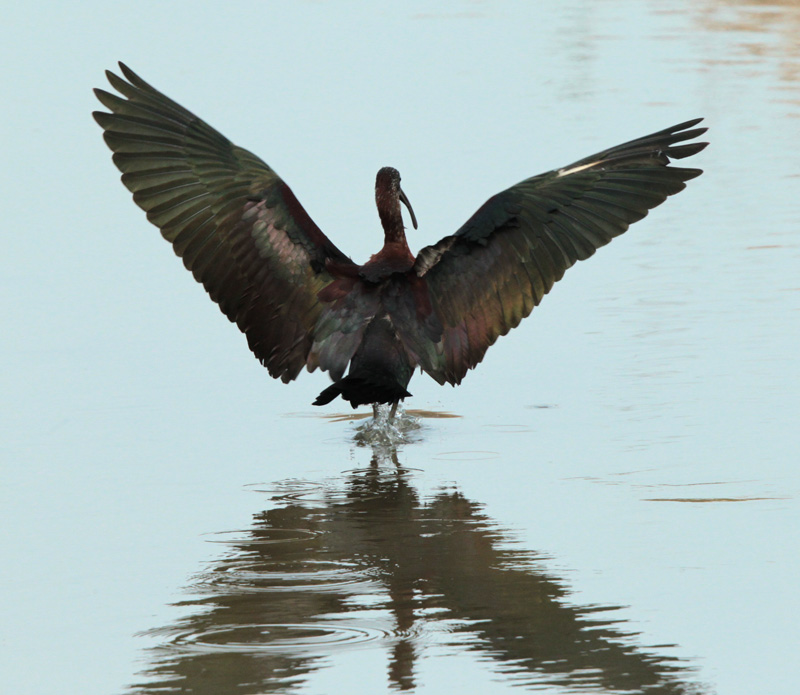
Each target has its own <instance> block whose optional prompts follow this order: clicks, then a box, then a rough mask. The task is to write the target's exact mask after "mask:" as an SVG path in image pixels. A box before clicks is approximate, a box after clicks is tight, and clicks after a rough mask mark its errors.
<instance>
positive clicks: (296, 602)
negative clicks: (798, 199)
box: [132, 452, 691, 694]
mask: <svg viewBox="0 0 800 695" xmlns="http://www.w3.org/2000/svg"><path fill="white" fill-rule="evenodd" d="M381 458H382V456H381V455H379V453H378V452H375V453H374V454H373V460H372V463H371V465H370V466H369V467H368V468H367V469H361V470H358V471H355V472H350V473H347V474H345V475H344V476H343V478H341V479H338V480H335V481H328V482H325V483H323V484H319V485H311V484H308V483H303V482H298V481H289V482H287V483H284V484H283V485H282V486H280V487H279V488H278V489H277V490H272V491H270V492H272V504H274V505H276V506H274V508H272V509H269V510H268V511H264V512H261V513H260V514H258V515H256V517H255V519H254V521H253V524H252V527H251V528H249V529H247V530H246V531H243V532H241V533H238V534H236V535H235V537H228V536H230V535H231V534H219V537H218V538H216V540H219V541H220V542H221V543H223V545H222V546H221V547H222V548H224V552H223V555H224V556H223V557H221V558H220V559H218V560H216V561H214V562H213V563H212V565H211V566H210V567H209V569H208V571H207V572H205V573H203V574H201V575H200V576H199V577H197V580H196V582H195V583H194V584H193V585H192V587H191V591H192V594H193V595H194V596H195V598H192V599H191V600H187V601H185V602H183V603H182V604H181V605H182V606H183V607H184V609H185V610H187V611H188V615H187V616H186V617H184V618H183V619H181V620H179V621H178V622H177V623H175V624H174V625H172V626H170V627H167V628H163V629H161V630H159V631H157V632H158V633H159V634H160V639H161V640H162V641H163V644H162V646H160V647H158V648H156V649H154V650H153V653H152V654H151V655H150V657H151V658H150V661H151V666H150V667H149V668H148V670H147V671H146V673H145V674H142V679H141V680H142V682H141V683H139V684H137V685H135V686H133V688H132V690H134V691H135V692H138V693H155V692H158V693H165V692H175V693H189V692H191V693H214V694H218V693H226V692H237V693H261V692H270V691H272V692H274V691H281V692H287V691H291V690H292V689H293V686H298V687H300V686H302V684H304V683H305V682H306V681H307V680H308V678H309V675H310V674H311V673H312V672H314V671H315V670H317V669H321V668H325V667H326V665H327V664H328V662H327V660H326V657H330V656H331V655H333V654H335V653H336V652H337V651H338V650H347V649H357V648H359V649H364V648H373V649H379V650H382V652H383V653H385V654H386V659H387V671H388V682H389V685H390V687H391V688H393V689H396V690H413V689H414V688H415V687H416V686H417V685H418V684H417V683H416V682H415V670H416V663H417V660H418V659H419V658H420V657H421V656H424V654H425V651H426V650H427V649H433V648H440V647H443V646H447V647H451V650H450V652H451V653H455V652H458V650H462V651H463V650H473V651H477V652H480V653H481V654H480V656H481V661H483V662H484V663H487V664H489V665H490V668H493V669H494V670H495V671H496V672H502V673H503V674H504V675H503V677H504V678H506V679H507V680H508V681H509V682H513V683H515V684H518V685H522V686H523V687H524V686H526V685H527V686H543V685H548V686H550V687H551V688H554V689H556V690H560V689H561V688H563V690H564V691H565V692H567V691H569V692H572V691H573V690H575V689H589V690H592V691H593V692H597V691H600V692H647V693H683V692H689V691H690V690H691V687H690V686H689V685H688V684H687V683H685V682H683V678H684V677H685V676H687V675H688V671H687V666H686V665H684V664H682V663H680V662H678V661H677V660H676V659H675V658H673V657H667V656H665V655H663V654H661V655H659V653H657V650H656V649H646V648H642V647H639V646H636V643H635V642H636V640H635V636H634V635H633V634H631V632H630V631H626V629H625V626H624V624H622V623H621V621H620V620H619V618H618V616H616V615H615V613H614V610H615V608H616V607H614V606H579V605H575V604H574V603H572V602H571V601H570V600H569V598H568V596H567V592H566V590H565V589H564V587H563V586H562V584H561V583H560V582H559V580H558V578H557V577H555V576H553V575H552V573H551V571H549V570H546V569H545V568H544V565H543V562H542V561H541V559H540V558H538V557H537V554H536V553H534V552H531V551H527V550H523V549H519V548H518V547H516V546H515V545H514V543H513V540H514V539H513V538H512V537H511V536H510V534H509V533H507V532H503V531H502V530H501V529H499V528H498V527H497V526H496V525H495V524H494V523H493V522H492V520H491V519H489V518H488V517H487V516H486V515H485V514H484V513H483V511H482V508H481V505H480V504H478V503H476V502H472V501H470V500H468V499H466V498H465V497H464V496H463V495H462V494H460V493H459V492H458V491H456V490H453V489H442V490H439V491H438V492H436V493H435V494H433V495H432V496H430V497H429V498H427V499H423V498H421V496H420V495H419V493H418V492H417V491H416V490H415V489H414V487H413V486H412V482H413V475H412V473H410V472H409V471H407V470H404V469H403V468H402V467H401V466H400V465H391V464H390V465H386V462H381V461H380V460H379V459H381ZM389 458H390V459H391V460H393V461H394V463H395V464H397V455H396V452H391V453H390V454H389ZM663 649H664V648H662V651H663Z"/></svg>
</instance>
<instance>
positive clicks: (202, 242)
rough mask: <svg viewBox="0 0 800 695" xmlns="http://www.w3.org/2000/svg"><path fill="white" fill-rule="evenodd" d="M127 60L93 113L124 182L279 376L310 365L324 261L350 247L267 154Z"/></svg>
mask: <svg viewBox="0 0 800 695" xmlns="http://www.w3.org/2000/svg"><path fill="white" fill-rule="evenodd" d="M120 68H121V70H122V74H123V75H124V79H123V77H120V76H118V75H115V74H114V73H111V72H107V73H106V75H107V77H108V80H109V82H110V84H111V86H112V87H113V88H114V89H115V90H116V91H117V92H119V94H120V95H122V96H118V95H116V94H112V93H109V92H106V91H103V90H100V89H98V90H95V93H96V95H97V98H98V99H99V100H100V102H101V103H102V104H103V105H104V106H105V107H106V108H107V109H108V110H109V111H110V113H108V112H95V113H94V117H95V119H96V120H97V122H98V123H99V124H100V126H101V127H102V128H103V131H104V133H103V137H104V138H105V141H106V143H107V144H108V146H109V147H110V148H111V150H112V151H113V153H114V154H113V160H114V163H115V164H116V166H117V168H118V169H119V170H120V172H122V182H123V184H124V185H125V186H126V187H127V188H128V190H129V191H131V193H132V194H133V199H134V201H135V202H136V204H137V205H138V206H139V207H141V208H142V209H143V210H144V211H145V212H146V213H147V218H148V219H149V220H150V221H151V222H152V223H153V224H154V225H156V226H157V227H158V228H159V229H160V230H161V233H162V235H163V236H164V238H165V239H167V240H168V241H169V242H171V243H172V246H173V249H174V251H175V253H176V254H177V255H178V256H180V257H181V258H182V260H183V263H184V265H185V266H186V268H187V269H188V270H189V271H191V272H192V274H193V275H194V277H195V279H196V280H197V281H198V282H200V283H202V284H203V286H204V287H205V289H206V291H207V292H208V294H209V296H210V297H211V299H212V300H213V301H214V302H216V303H217V304H218V305H219V307H220V309H221V310H222V312H223V313H224V314H225V315H226V316H227V317H228V319H230V320H231V321H233V322H235V323H236V324H237V325H238V326H239V328H240V329H241V330H242V331H243V332H244V333H245V334H246V336H247V340H248V344H249V346H250V349H251V350H252V351H253V352H254V353H255V355H256V357H258V358H259V360H260V361H261V362H262V364H264V366H266V367H267V369H268V370H269V372H270V374H271V375H272V376H274V377H277V378H281V379H282V380H283V381H290V380H291V379H294V378H295V377H296V376H297V374H298V373H299V371H300V370H301V369H302V367H303V366H304V365H308V366H309V368H313V366H315V365H314V364H312V363H311V362H310V361H309V352H310V349H311V346H312V344H313V342H314V331H315V327H316V325H317V321H318V319H319V316H320V313H321V311H322V306H321V303H320V301H319V299H318V297H317V293H318V292H319V291H320V290H321V289H322V288H323V287H325V286H326V285H327V284H329V283H330V282H331V280H332V278H331V276H330V275H329V274H328V272H327V271H326V269H325V262H326V260H327V259H332V260H335V261H336V262H338V263H342V264H349V263H351V261H350V259H349V258H347V257H346V256H345V255H344V254H343V253H342V252H341V251H340V250H339V249H338V248H336V246H334V245H333V244H332V243H331V241H330V240H329V239H328V238H327V237H326V236H325V235H324V234H323V233H322V232H321V231H320V229H319V228H318V227H317V225H316V224H314V222H313V221H312V220H311V218H310V217H309V216H308V214H307V213H306V211H305V210H304V209H303V207H302V206H301V205H300V203H299V202H298V201H297V199H296V198H295V197H294V194H293V193H292V192H291V190H290V189H289V187H288V186H287V185H286V184H285V183H284V182H283V181H282V180H281V179H280V177H279V176H278V175H277V174H276V173H275V172H274V171H273V170H272V169H271V168H270V167H269V166H268V165H267V164H265V163H264V162H263V161H261V160H260V159H259V158H258V157H256V156H255V155H253V154H252V153H250V152H248V151H247V150H244V149H242V148H240V147H237V146H236V145H234V144H233V143H231V142H230V141H229V140H228V139H227V138H225V137H224V136H223V135H222V134H220V133H219V132H217V131H216V130H215V129H213V128H212V127H211V126H209V125H208V124H207V123H205V122H203V121H202V120H200V119H199V118H197V117H196V116H195V115H194V114H192V113H191V112H190V111H188V110H186V109H185V108H183V107H182V106H180V105H179V104H177V103H176V102H174V101H172V100H171V99H170V98H169V97H167V96H165V95H164V94H162V93H161V92H159V91H157V90H156V89H154V88H153V87H152V86H150V85H149V84H148V83H146V82H145V81H144V80H142V79H141V78H140V77H139V76H138V75H136V74H135V73H134V72H133V71H132V70H130V69H129V68H128V67H127V66H125V65H123V64H122V63H120Z"/></svg>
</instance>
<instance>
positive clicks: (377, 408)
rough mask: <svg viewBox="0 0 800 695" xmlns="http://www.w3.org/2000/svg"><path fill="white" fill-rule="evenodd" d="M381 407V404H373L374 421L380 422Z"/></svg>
mask: <svg viewBox="0 0 800 695" xmlns="http://www.w3.org/2000/svg"><path fill="white" fill-rule="evenodd" d="M380 407H381V405H380V403H373V404H372V419H373V420H375V422H378V410H379V408H380Z"/></svg>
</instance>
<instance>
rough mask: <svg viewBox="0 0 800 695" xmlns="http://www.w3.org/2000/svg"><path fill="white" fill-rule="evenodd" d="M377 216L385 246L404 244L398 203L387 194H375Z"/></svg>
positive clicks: (404, 234)
mask: <svg viewBox="0 0 800 695" xmlns="http://www.w3.org/2000/svg"><path fill="white" fill-rule="evenodd" d="M375 198H376V200H375V202H376V203H377V205H378V215H379V216H380V218H381V225H382V226H383V234H384V239H385V242H386V243H387V244H403V245H407V244H406V233H405V228H404V227H403V215H402V213H401V212H400V201H399V200H398V199H397V197H396V196H392V195H391V194H389V193H384V194H380V193H379V194H377V195H376V196H375Z"/></svg>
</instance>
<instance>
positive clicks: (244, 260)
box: [94, 63, 707, 412]
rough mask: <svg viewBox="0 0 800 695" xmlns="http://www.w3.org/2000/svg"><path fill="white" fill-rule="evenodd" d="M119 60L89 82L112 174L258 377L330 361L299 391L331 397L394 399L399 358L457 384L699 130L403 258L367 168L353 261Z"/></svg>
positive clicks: (575, 178) (673, 179)
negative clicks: (260, 369) (245, 350)
mask: <svg viewBox="0 0 800 695" xmlns="http://www.w3.org/2000/svg"><path fill="white" fill-rule="evenodd" d="M120 68H121V70H122V74H123V75H124V77H125V79H122V78H121V77H119V76H117V75H115V74H113V73H111V72H107V73H106V74H107V76H108V79H109V81H110V83H111V85H112V86H113V87H114V88H115V89H116V90H117V91H118V92H120V94H121V95H122V97H124V98H122V97H119V96H116V95H113V94H110V93H108V92H105V91H103V90H100V89H97V90H95V93H96V94H97V97H98V99H99V100H100V101H101V102H102V103H103V105H104V106H105V107H106V108H108V109H109V110H110V112H111V113H105V112H95V113H94V117H95V119H96V120H97V122H98V123H99V124H100V125H101V126H102V128H103V130H104V131H105V132H104V137H105V141H106V143H107V144H108V146H109V147H110V148H111V149H112V150H113V152H114V156H113V159H114V163H115V164H116V165H117V167H118V168H119V170H120V171H121V172H122V182H123V183H124V184H125V186H127V188H128V189H129V190H130V191H131V192H132V193H133V199H134V201H135V202H136V204H137V205H139V207H141V208H142V209H143V210H144V211H145V212H146V213H147V218H148V219H149V220H150V221H151V222H152V223H153V224H154V225H156V226H157V227H158V228H159V229H160V230H161V233H162V234H163V235H164V237H165V238H166V239H167V240H169V241H170V242H171V243H172V245H173V248H174V250H175V253H176V254H177V255H178V256H180V257H181V258H182V259H183V263H184V265H185V266H186V268H188V269H189V270H190V271H192V274H193V275H194V277H195V279H196V280H197V281H198V282H201V283H202V284H203V286H204V287H205V289H206V291H207V292H208V294H209V295H210V296H211V299H213V300H214V301H215V302H216V303H217V304H219V307H220V309H221V310H222V312H223V313H224V314H225V315H226V316H227V317H228V318H229V319H230V320H231V321H233V322H235V323H236V324H237V325H238V326H239V328H240V329H241V331H242V332H243V333H244V334H245V335H246V336H247V342H248V344H249V346H250V349H251V350H252V351H253V353H254V354H255V355H256V357H258V359H259V360H260V361H261V363H262V364H263V365H264V366H265V367H266V368H267V369H268V370H269V373H270V374H271V375H272V376H273V377H276V378H280V379H281V380H282V381H284V382H289V381H292V380H293V379H294V378H295V377H297V375H298V374H299V372H300V370H301V369H302V368H303V367H306V368H307V369H308V370H309V371H313V370H314V369H316V368H317V367H319V368H320V369H323V370H325V371H327V372H329V373H330V375H331V378H332V379H333V384H332V385H331V386H329V387H328V388H326V389H325V390H324V391H322V393H320V394H319V396H318V397H317V399H316V401H314V405H324V404H325V403H328V402H330V401H332V400H333V399H334V398H336V397H337V396H341V397H342V398H344V399H345V400H347V401H349V402H350V403H351V405H352V406H353V407H356V406H358V405H360V404H368V403H371V404H378V403H391V404H393V411H392V412H394V408H396V407H397V403H398V401H400V400H402V399H404V398H406V397H407V396H409V395H411V394H409V392H408V391H407V390H406V388H407V386H408V382H409V381H410V379H411V375H412V373H413V371H414V369H415V368H416V367H420V368H421V369H422V370H423V371H425V372H427V373H428V374H430V375H431V376H432V377H433V378H434V379H435V380H436V381H438V382H439V383H440V384H444V383H445V382H448V383H450V384H453V385H455V384H458V383H460V382H461V380H462V379H463V378H464V376H465V374H466V373H467V371H468V370H469V369H472V368H473V367H475V366H476V365H477V364H478V363H479V362H480V361H481V360H482V359H483V356H484V354H485V353H486V350H487V349H488V348H489V346H490V345H491V344H492V343H494V342H495V340H497V338H498V337H499V336H501V335H505V334H506V333H507V332H508V331H509V330H510V329H512V328H514V327H515V326H517V324H519V322H520V321H521V320H522V319H523V318H525V317H526V316H527V315H528V314H530V312H531V311H532V309H533V307H535V306H536V305H538V304H539V302H540V301H541V299H542V297H544V295H545V294H547V293H548V292H549V291H550V288H551V287H552V286H553V283H555V282H556V281H558V280H560V279H561V277H562V276H563V275H564V271H565V270H566V269H567V268H569V267H570V266H572V265H573V264H574V263H575V261H578V260H584V259H586V258H588V257H589V256H591V255H592V254H593V253H594V252H595V250H596V249H597V248H599V247H600V246H603V245H604V244H607V243H608V242H609V241H611V239H612V238H614V237H615V236H618V235H619V234H622V233H623V232H624V231H625V230H626V229H627V228H628V226H629V225H630V224H631V223H632V222H636V221H637V220H640V219H641V218H642V217H644V216H645V215H646V214H647V212H648V210H650V209H651V208H654V207H655V206H656V205H659V204H660V203H663V202H664V200H665V199H666V198H667V196H670V195H673V194H675V193H677V192H678V191H680V190H682V189H683V188H684V187H685V185H686V184H685V182H686V181H688V180H689V179H693V178H694V177H696V176H698V175H699V174H700V173H701V170H700V169H686V168H679V167H674V166H670V164H671V160H673V159H683V158H685V157H689V156H691V155H694V154H696V153H697V152H699V151H700V150H702V149H703V148H704V147H705V146H706V144H707V143H704V142H687V141H688V140H692V139H694V138H696V137H697V136H699V135H701V134H703V133H704V132H705V131H706V129H705V128H695V127H694V126H696V125H697V124H698V123H699V122H700V120H701V119H699V118H698V119H694V120H691V121H686V122H685V123H680V124H678V125H676V126H673V127H672V128H666V129H665V130H661V131H659V132H657V133H653V134H652V135H646V136H644V137H641V138H638V139H636V140H632V141H630V142H627V143H625V144H623V145H618V146H617V147H612V148H610V149H607V150H604V151H602V152H599V153H598V154H595V155H592V156H591V157H587V158H585V159H581V160H580V161H578V162H575V163H574V164H570V165H569V166H566V167H564V168H562V169H556V170H554V171H549V172H547V173H545V174H541V175H539V176H534V177H532V178H529V179H526V180H524V181H522V182H520V183H518V184H516V185H515V186H511V188H508V189H506V190H505V191H502V192H501V193H498V194H497V195H494V196H492V197H491V198H489V200H487V201H486V202H485V203H484V204H483V205H482V206H481V207H480V208H478V210H477V212H476V213H475V214H474V215H473V216H472V217H470V218H469V219H468V220H467V221H466V223H465V224H464V225H463V226H462V227H461V228H460V229H459V230H458V231H456V232H455V234H452V235H451V236H446V237H444V238H443V239H442V240H441V241H439V242H438V243H436V244H434V245H433V246H427V247H425V248H423V249H422V250H421V251H420V252H419V254H417V256H416V257H415V256H414V255H413V254H412V253H411V251H410V249H409V247H408V243H407V242H406V237H405V232H404V227H403V218H402V213H401V207H400V203H403V204H404V205H405V206H406V207H407V208H408V213H409V215H410V217H411V222H412V223H413V225H414V227H416V226H417V222H416V218H415V217H414V213H413V211H412V209H411V205H410V203H409V201H408V198H407V197H406V195H405V193H404V192H403V189H402V188H401V187H400V174H399V173H398V172H397V170H396V169H392V168H391V167H384V168H383V169H381V170H380V171H379V172H378V176H377V179H376V181H375V202H376V204H377V206H378V214H379V215H380V220H381V224H382V225H383V231H384V245H383V248H382V249H381V250H380V251H378V253H376V254H375V255H374V256H372V257H371V258H370V259H369V260H368V261H367V262H366V263H364V264H363V265H359V264H357V263H354V262H353V261H352V260H350V258H348V257H347V256H346V255H345V254H344V253H342V252H341V251H340V250H339V249H338V248H337V247H336V246H335V245H334V244H333V243H332V242H331V241H330V239H328V237H327V236H325V235H324V234H323V233H322V231H321V230H320V229H319V227H317V225H316V224H314V222H313V220H312V219H311V218H310V217H309V215H308V213H306V211H305V210H304V209H303V207H302V205H300V203H299V202H298V200H297V198H295V196H294V195H293V193H292V191H291V190H290V188H289V187H288V186H287V185H286V184H285V183H284V182H283V180H282V179H281V178H280V177H279V176H278V175H277V174H276V173H275V172H274V171H273V170H272V169H271V168H270V167H269V166H268V165H267V164H265V163H264V162H262V161H261V160H260V159H259V158H258V157H256V156H255V155H253V154H251V153H250V152H248V151H247V150H244V149H242V148H240V147H237V146H236V145H234V144H233V143H231V142H230V141H229V140H228V139H227V138H225V137H224V136H223V135H221V134H220V133H218V132H217V131H216V130H214V129H213V128H212V127H211V126H209V125H208V124H206V123H205V122H203V121H202V120H200V119H199V118H198V117H197V116H195V115H194V114H192V113H191V112H189V111H187V110H186V109H184V108H183V107H182V106H180V105H178V104H177V103H175V102H174V101H172V100H171V99H169V98H168V97H167V96H165V95H164V94H162V93H161V92H159V91H157V90H156V89H154V88H153V87H151V86H150V85H149V84H147V82H145V81H144V80H142V79H141V78H140V77H139V76H138V75H136V74H135V73H134V72H133V71H132V70H130V69H129V68H128V67H127V66H125V65H123V64H122V63H120ZM348 366H349V369H348ZM345 372H347V373H346V374H345Z"/></svg>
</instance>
